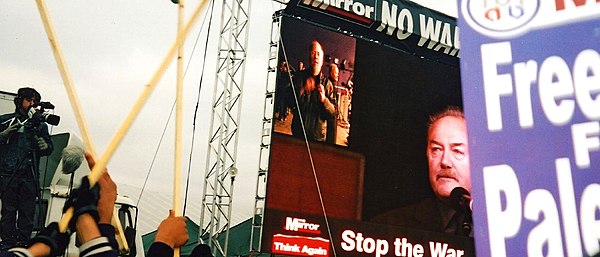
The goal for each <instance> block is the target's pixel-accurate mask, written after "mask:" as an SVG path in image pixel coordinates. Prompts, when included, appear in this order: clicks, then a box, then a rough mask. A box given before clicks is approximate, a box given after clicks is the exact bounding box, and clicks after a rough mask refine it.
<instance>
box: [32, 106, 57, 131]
mask: <svg viewBox="0 0 600 257" xmlns="http://www.w3.org/2000/svg"><path fill="white" fill-rule="evenodd" d="M46 109H50V110H54V105H53V104H51V103H50V102H39V103H36V104H33V105H32V106H31V108H29V111H28V112H27V115H28V116H29V120H30V121H31V122H32V123H33V124H39V123H40V122H46V123H48V124H50V125H53V126H56V125H58V123H59V122H60V116H58V115H54V114H51V113H50V112H47V111H46Z"/></svg>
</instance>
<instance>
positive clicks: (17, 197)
mask: <svg viewBox="0 0 600 257" xmlns="http://www.w3.org/2000/svg"><path fill="white" fill-rule="evenodd" d="M40 100H41V95H40V93H38V92H37V91H36V90H35V89H33V88H29V87H24V88H20V89H19V90H18V91H17V96H16V97H15V99H14V104H15V112H14V113H8V114H4V115H1V116H0V199H1V200H2V209H1V212H0V215H1V217H0V238H1V239H2V242H0V248H1V249H7V248H11V247H13V246H15V245H17V246H23V247H26V246H27V245H26V242H28V241H29V239H30V237H31V231H32V230H33V216H34V212H35V199H36V197H37V195H38V192H39V186H38V166H39V162H40V157H41V156H47V155H50V153H52V150H53V148H54V147H53V144H52V140H51V139H50V135H49V134H48V125H47V124H46V122H45V121H44V120H43V119H42V118H40V117H39V116H33V115H30V114H32V113H30V112H31V111H35V110H32V108H33V107H34V105H36V104H39V103H40ZM33 114H35V112H33ZM30 116H31V117H30Z"/></svg>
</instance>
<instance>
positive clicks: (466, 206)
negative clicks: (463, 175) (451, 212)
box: [450, 187, 473, 214]
mask: <svg viewBox="0 0 600 257" xmlns="http://www.w3.org/2000/svg"><path fill="white" fill-rule="evenodd" d="M450 202H451V203H452V207H454V209H455V210H457V211H461V212H463V213H466V214H471V212H472V210H471V205H472V204H473V200H472V199H471V194H469V191H467V190H466V189H464V188H463V187H455V188H454V189H452V192H450Z"/></svg>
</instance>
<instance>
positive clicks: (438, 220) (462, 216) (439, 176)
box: [372, 107, 472, 236]
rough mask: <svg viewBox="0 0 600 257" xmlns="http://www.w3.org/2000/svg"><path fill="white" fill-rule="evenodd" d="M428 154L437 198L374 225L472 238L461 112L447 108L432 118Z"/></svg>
mask: <svg viewBox="0 0 600 257" xmlns="http://www.w3.org/2000/svg"><path fill="white" fill-rule="evenodd" d="M426 154H427V162H428V167H429V183H430V184H431V188H432V189H433V193H434V195H435V198H429V199H425V200H423V201H421V202H418V203H416V204H412V205H408V206H405V207H402V208H399V209H395V210H391V211H388V212H385V213H382V214H380V215H377V216H375V217H374V218H373V219H372V221H374V222H379V223H385V224H390V225H399V226H404V227H411V228H418V229H424V230H429V231H437V232H443V233H447V234H453V235H462V236H472V230H471V213H470V209H469V208H468V203H467V204H465V200H467V202H468V201H470V192H471V168H470V164H469V143H468V139H467V124H466V122H465V117H464V114H463V112H462V110H461V109H460V108H458V107H447V108H445V109H444V110H442V111H440V112H438V113H435V114H433V115H431V116H430V117H429V126H428V130H427V150H426ZM461 188H462V189H461ZM455 189H457V190H455ZM453 191H454V193H453ZM465 207H467V208H465Z"/></svg>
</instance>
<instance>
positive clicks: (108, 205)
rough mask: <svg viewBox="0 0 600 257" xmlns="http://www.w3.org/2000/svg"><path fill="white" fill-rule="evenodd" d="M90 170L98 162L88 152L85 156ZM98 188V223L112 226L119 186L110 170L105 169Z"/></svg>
mask: <svg viewBox="0 0 600 257" xmlns="http://www.w3.org/2000/svg"><path fill="white" fill-rule="evenodd" d="M84 155H85V159H86V160H87V163H88V166H89V167H90V170H92V169H93V168H94V166H95V165H96V160H94V157H92V155H91V154H90V153H88V152H86V153H85V154H84ZM98 186H100V195H99V198H98V216H99V220H98V223H101V224H111V220H112V215H113V209H114V207H115V201H116V200H117V185H116V184H115V182H114V181H113V180H112V179H111V178H110V175H109V174H108V170H106V169H104V172H103V173H102V175H101V176H100V178H99V179H98Z"/></svg>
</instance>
